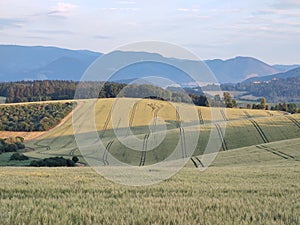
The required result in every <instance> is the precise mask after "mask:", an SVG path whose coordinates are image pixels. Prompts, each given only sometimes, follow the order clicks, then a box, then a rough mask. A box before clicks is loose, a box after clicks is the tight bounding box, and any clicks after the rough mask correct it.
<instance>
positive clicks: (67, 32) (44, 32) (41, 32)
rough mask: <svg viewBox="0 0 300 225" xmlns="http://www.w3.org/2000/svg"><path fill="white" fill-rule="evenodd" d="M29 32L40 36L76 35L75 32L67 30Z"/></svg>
mask: <svg viewBox="0 0 300 225" xmlns="http://www.w3.org/2000/svg"><path fill="white" fill-rule="evenodd" d="M29 32H31V33H40V34H64V35H71V34H74V33H73V32H71V31H67V30H29Z"/></svg>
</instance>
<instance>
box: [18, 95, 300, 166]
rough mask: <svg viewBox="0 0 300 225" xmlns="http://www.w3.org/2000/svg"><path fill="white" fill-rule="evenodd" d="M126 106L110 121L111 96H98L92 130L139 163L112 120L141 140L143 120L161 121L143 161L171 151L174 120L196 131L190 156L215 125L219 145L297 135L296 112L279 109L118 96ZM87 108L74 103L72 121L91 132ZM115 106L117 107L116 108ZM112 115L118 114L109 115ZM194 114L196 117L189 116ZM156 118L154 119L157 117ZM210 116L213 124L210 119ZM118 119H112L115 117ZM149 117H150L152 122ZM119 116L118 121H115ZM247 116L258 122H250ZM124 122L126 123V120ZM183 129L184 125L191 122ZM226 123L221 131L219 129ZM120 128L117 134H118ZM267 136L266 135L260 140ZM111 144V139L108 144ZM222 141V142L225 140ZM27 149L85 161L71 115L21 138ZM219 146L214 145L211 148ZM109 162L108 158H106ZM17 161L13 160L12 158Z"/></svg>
mask: <svg viewBox="0 0 300 225" xmlns="http://www.w3.org/2000/svg"><path fill="white" fill-rule="evenodd" d="M122 101H124V102H125V104H126V105H134V107H133V109H132V110H131V111H129V115H128V117H125V120H123V121H124V122H122V121H121V117H120V120H119V121H116V122H113V121H112V119H111V116H112V115H111V114H112V112H111V107H112V106H113V105H114V104H115V99H100V100H98V101H97V102H96V104H95V105H92V106H93V107H94V109H95V112H94V114H95V115H96V117H95V122H96V129H97V132H98V134H99V136H100V137H101V138H102V140H103V143H104V144H105V145H107V146H109V149H108V150H109V152H110V153H111V154H112V155H113V156H114V157H117V158H118V159H120V160H121V161H123V162H126V163H129V164H132V165H139V164H140V163H141V161H140V158H141V154H142V153H141V152H138V151H131V150H130V149H129V148H126V146H123V145H122V143H120V142H119V140H118V139H117V138H116V135H115V132H114V130H113V129H112V127H113V123H114V127H115V129H116V127H117V129H120V130H122V129H123V130H124V131H122V132H123V133H124V135H126V133H127V131H128V130H129V129H128V128H129V127H130V130H131V131H132V133H133V134H135V135H136V136H137V137H138V138H140V139H143V138H144V137H145V135H146V134H147V133H149V124H151V123H153V122H155V126H156V127H158V128H159V127H160V126H162V125H163V123H164V122H162V121H166V122H165V124H166V127H167V134H166V138H165V140H164V141H163V142H162V143H161V145H160V146H159V147H158V148H156V149H154V150H151V151H147V157H146V158H145V163H144V164H145V165H147V164H152V163H155V162H157V161H161V160H162V159H164V158H166V157H167V156H168V155H169V152H168V149H169V150H170V151H172V150H173V148H174V146H175V145H176V144H177V143H178V140H179V139H180V135H181V133H180V132H181V131H180V129H179V127H178V124H179V123H183V124H184V126H185V132H187V134H188V132H200V138H199V139H198V143H197V147H196V149H195V153H194V155H200V154H202V153H203V152H204V151H205V148H206V145H207V140H208V138H209V135H210V133H211V131H212V129H217V128H216V124H217V125H218V127H219V128H218V129H221V130H222V131H223V132H221V134H220V135H221V137H214V138H216V141H220V140H219V139H222V138H224V142H225V143H224V145H222V146H221V149H220V150H228V149H235V148H240V147H245V146H251V145H257V144H262V143H265V142H272V141H279V140H285V139H291V138H297V137H300V129H299V127H298V126H297V124H295V123H294V122H293V121H292V120H291V119H290V118H294V119H295V120H296V121H297V120H299V118H300V115H292V116H286V115H284V113H282V112H278V111H267V110H245V109H226V110H225V109H223V108H215V109H214V111H213V112H211V110H212V108H208V107H195V108H191V106H187V105H185V104H179V103H174V104H171V103H169V102H165V101H158V100H150V99H144V100H142V101H139V102H137V103H134V99H123V100H122ZM90 108H91V102H90V101H88V100H86V101H82V102H81V103H80V107H79V108H78V109H77V112H76V114H75V116H74V120H78V121H79V122H78V123H77V126H78V127H79V131H80V132H82V133H89V132H91V129H90V127H88V125H87V122H86V121H88V120H90V119H89V116H88V115H87V113H86V112H87V110H88V109H90ZM190 109H192V110H195V113H196V115H189V114H188V111H189V110H190ZM176 110H178V111H179V110H180V111H181V112H180V114H182V115H183V116H182V117H185V118H178V115H177V114H176ZM120 111H121V110H120ZM113 116H116V117H117V118H118V116H119V115H113ZM195 116H197V118H195ZM158 118H159V119H158ZM198 118H199V121H198V124H197V125H195V126H196V128H195V126H194V124H193V121H194V120H196V119H198ZM212 119H213V120H214V121H213V122H214V124H212V123H211V121H212ZM117 120H118V119H117ZM153 120H154V121H153ZM120 121H121V122H120ZM253 121H254V122H255V123H256V124H258V127H259V130H257V125H254V124H253ZM126 122H127V123H126ZM193 126H194V128H193V129H194V130H193V129H189V127H193ZM225 127H226V130H225ZM122 132H121V133H122ZM189 134H190V133H189ZM265 139H267V140H265ZM109 143H111V144H109ZM225 144H226V145H225ZM26 146H27V147H28V148H29V149H34V151H29V152H27V153H26V155H27V156H29V157H32V158H45V157H51V156H64V157H72V156H74V155H76V156H78V157H79V158H80V161H81V162H85V160H84V159H83V158H82V157H81V153H80V152H79V149H78V147H77V144H76V141H75V137H74V131H73V126H72V117H70V118H69V119H68V120H66V121H65V123H63V124H62V125H61V126H59V127H57V128H55V129H53V130H51V131H49V132H46V133H44V134H42V135H41V136H40V137H38V138H36V139H33V140H29V141H28V142H27V143H26ZM216 151H219V149H216ZM108 161H109V158H108ZM16 165H17V163H16Z"/></svg>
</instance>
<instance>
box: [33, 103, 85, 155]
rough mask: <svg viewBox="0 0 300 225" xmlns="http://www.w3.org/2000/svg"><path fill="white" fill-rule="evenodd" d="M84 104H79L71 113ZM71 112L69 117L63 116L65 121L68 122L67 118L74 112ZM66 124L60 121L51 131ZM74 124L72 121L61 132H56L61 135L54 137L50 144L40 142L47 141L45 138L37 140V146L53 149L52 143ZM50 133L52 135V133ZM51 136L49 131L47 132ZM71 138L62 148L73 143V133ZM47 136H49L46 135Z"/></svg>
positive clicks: (35, 143)
mask: <svg viewBox="0 0 300 225" xmlns="http://www.w3.org/2000/svg"><path fill="white" fill-rule="evenodd" d="M81 105H82V104H80V105H77V107H76V108H75V109H74V110H73V111H72V112H71V113H74V111H75V110H78V109H79V107H80V106H81ZM71 113H70V114H69V115H68V116H67V117H68V118H66V117H65V118H63V121H65V122H67V119H69V118H70V117H71V115H72V114H71ZM84 113H85V112H84V111H83V112H82V113H81V114H79V116H80V117H81V116H82V115H83V114H84ZM63 125H64V124H62V123H60V124H59V126H57V127H55V128H53V129H52V130H50V131H49V132H51V133H52V132H54V131H55V130H56V129H57V128H58V127H61V126H63ZM71 126H72V123H70V124H68V125H67V126H66V127H64V128H63V129H61V131H60V132H58V133H56V134H60V135H57V137H54V138H53V139H52V140H51V141H50V142H49V143H48V145H43V144H39V143H40V142H42V141H45V139H44V138H43V139H41V140H37V141H36V142H34V145H35V146H37V147H40V148H46V150H50V149H51V145H52V144H53V143H54V142H56V141H57V140H58V139H60V138H61V136H62V134H64V133H65V132H66V131H67V130H68V129H69V128H70V127H71ZM51 133H50V135H51ZM47 135H48V136H49V133H48V134H47ZM71 136H72V137H71V140H70V141H68V142H67V143H66V144H65V145H63V146H62V147H61V148H65V147H66V146H68V145H69V144H71V143H72V142H73V140H74V136H73V135H71ZM46 137H47V136H46ZM38 152H39V153H42V151H38Z"/></svg>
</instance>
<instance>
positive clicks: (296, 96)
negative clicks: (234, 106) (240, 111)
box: [221, 77, 300, 102]
mask: <svg viewBox="0 0 300 225" xmlns="http://www.w3.org/2000/svg"><path fill="white" fill-rule="evenodd" d="M221 89H222V90H224V91H243V92H247V93H246V95H248V94H251V95H253V96H256V97H262V96H263V97H265V98H266V99H267V101H268V102H299V101H300V77H290V78H286V79H274V80H271V81H265V82H253V83H238V84H222V85H221Z"/></svg>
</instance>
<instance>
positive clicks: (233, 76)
mask: <svg viewBox="0 0 300 225" xmlns="http://www.w3.org/2000/svg"><path fill="white" fill-rule="evenodd" d="M205 62H206V63H207V65H208V66H209V67H210V69H211V70H212V71H213V72H214V73H215V75H216V77H217V78H218V80H219V82H220V83H236V82H241V81H243V80H246V79H247V78H250V77H257V76H262V75H270V74H275V73H278V72H279V71H278V70H277V69H275V68H273V67H272V66H270V65H268V64H266V63H264V62H262V61H260V60H258V59H255V58H252V57H236V58H233V59H228V60H220V59H214V60H207V61H205Z"/></svg>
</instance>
